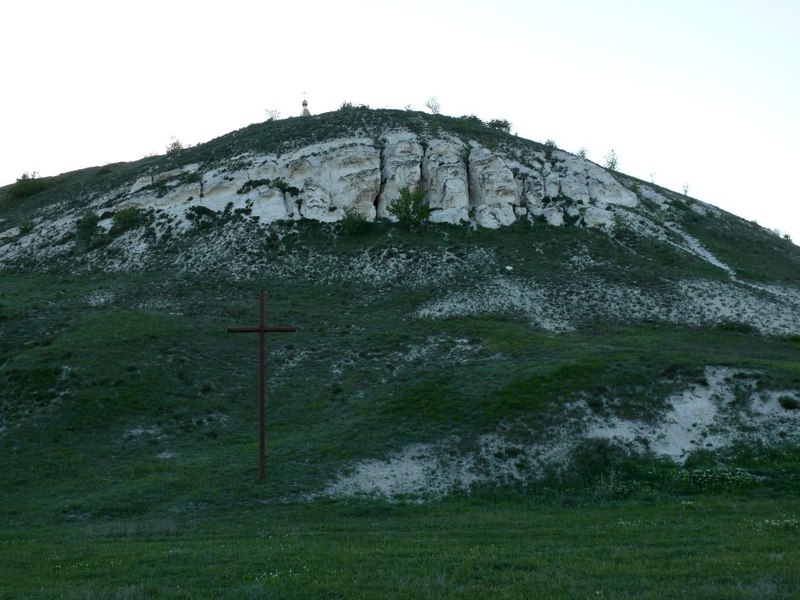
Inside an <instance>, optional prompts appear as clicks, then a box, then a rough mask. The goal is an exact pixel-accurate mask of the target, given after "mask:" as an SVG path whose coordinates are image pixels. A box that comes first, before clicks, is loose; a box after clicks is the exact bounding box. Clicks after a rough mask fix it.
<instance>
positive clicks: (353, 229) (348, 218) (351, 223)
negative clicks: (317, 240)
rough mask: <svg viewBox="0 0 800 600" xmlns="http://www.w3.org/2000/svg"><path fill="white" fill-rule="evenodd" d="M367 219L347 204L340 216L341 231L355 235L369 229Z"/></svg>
mask: <svg viewBox="0 0 800 600" xmlns="http://www.w3.org/2000/svg"><path fill="white" fill-rule="evenodd" d="M369 225H370V223H369V221H367V219H366V217H364V215H362V214H361V213H360V212H359V211H358V210H357V209H356V208H355V207H353V206H348V207H347V208H345V209H344V217H342V232H343V233H344V234H345V235H346V236H348V237H352V236H357V235H361V234H363V233H365V232H366V231H367V230H368V229H369Z"/></svg>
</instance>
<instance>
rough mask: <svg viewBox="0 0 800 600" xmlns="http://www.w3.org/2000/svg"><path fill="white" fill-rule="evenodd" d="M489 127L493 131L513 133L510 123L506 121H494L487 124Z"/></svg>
mask: <svg viewBox="0 0 800 600" xmlns="http://www.w3.org/2000/svg"><path fill="white" fill-rule="evenodd" d="M487 125H488V126H489V127H491V128H492V129H497V130H498V131H503V132H505V133H511V123H509V122H508V121H507V120H506V119H492V120H491V121H489V122H488V123H487Z"/></svg>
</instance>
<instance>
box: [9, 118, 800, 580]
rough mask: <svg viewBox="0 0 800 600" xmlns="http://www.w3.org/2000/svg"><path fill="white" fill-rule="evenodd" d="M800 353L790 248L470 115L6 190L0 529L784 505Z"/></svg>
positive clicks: (791, 467)
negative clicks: (290, 511) (393, 504)
mask: <svg viewBox="0 0 800 600" xmlns="http://www.w3.org/2000/svg"><path fill="white" fill-rule="evenodd" d="M403 188H410V189H411V190H413V189H415V188H417V189H421V190H423V192H424V197H425V204H426V207H427V208H428V209H429V210H430V216H429V219H428V220H427V221H424V222H418V223H412V224H410V225H408V226H405V227H404V226H401V225H402V224H398V223H394V222H393V221H392V213H391V211H389V207H390V206H391V205H392V202H393V201H394V200H395V199H397V198H398V197H399V196H400V195H401V190H402V189H403ZM262 287H263V288H264V289H266V290H267V298H268V309H267V310H268V319H269V320H270V321H271V322H273V324H276V325H292V326H295V327H297V328H298V332H297V333H296V334H293V335H292V336H274V337H269V338H268V346H269V356H268V390H267V393H268V409H267V412H268V418H267V423H268V429H267V431H268V433H267V453H268V458H267V465H268V466H267V482H266V485H265V486H259V485H256V484H255V483H256V482H255V479H256V473H257V435H256V430H257V429H256V427H257V406H256V368H257V362H256V360H257V350H256V345H255V342H254V340H252V339H250V340H248V339H242V337H243V336H232V335H228V334H227V333H226V331H225V330H226V327H229V326H233V325H248V324H255V321H256V318H257V305H256V298H257V290H258V289H259V288H262ZM246 337H247V336H246ZM798 350H800V249H798V248H797V247H796V246H794V245H792V244H791V243H790V242H789V241H787V240H783V239H780V238H779V237H777V236H775V235H774V234H772V233H771V232H769V231H766V230H764V229H763V228H761V227H759V226H758V225H756V224H754V223H751V222H746V221H744V220H742V219H739V218H738V217H736V216H734V215H731V214H728V213H726V212H725V211H722V210H720V209H718V208H716V207H713V206H710V205H708V204H704V203H702V202H700V201H698V200H696V199H693V198H689V197H687V196H684V195H682V194H677V193H675V192H672V191H669V190H666V189H662V188H659V187H657V186H654V185H652V184H650V183H646V182H643V181H639V180H636V179H634V178H632V177H629V176H626V175H624V174H622V173H617V172H613V171H608V170H606V169H604V168H602V167H600V166H598V165H596V164H594V163H591V162H590V161H586V160H584V159H582V158H580V157H576V156H573V155H570V154H568V153H566V152H563V151H561V150H559V149H557V148H554V147H551V146H547V145H542V144H538V143H536V142H531V141H528V140H522V139H519V138H516V137H514V136H512V135H509V134H508V133H506V132H504V131H499V130H496V129H493V128H491V127H488V126H486V125H485V124H483V123H481V122H480V121H479V120H477V119H475V118H474V117H464V118H452V117H444V116H441V115H424V114H421V113H413V112H406V111H372V110H369V109H365V108H360V107H344V108H343V109H342V110H340V111H337V112H334V113H329V114H325V115H320V116H317V117H308V118H297V119H286V120H283V121H274V122H267V123H261V124H256V125H252V126H250V127H247V128H245V129H242V130H240V131H236V132H233V133H231V134H229V135H226V136H223V137H221V138H218V139H216V140H212V141H210V142H208V143H206V144H202V145H199V146H197V147H194V148H189V149H185V150H181V151H178V152H173V153H170V154H168V155H165V156H158V157H149V158H145V159H143V160H141V161H138V162H135V163H125V164H116V165H107V166H104V167H98V168H92V169H86V170H83V171H79V172H75V173H68V174H64V175H61V176H58V177H55V178H51V179H47V180H42V181H39V182H38V183H37V185H36V186H34V187H33V189H32V191H31V190H30V189H25V188H22V189H20V188H18V187H17V188H15V187H14V186H11V187H9V188H6V189H5V190H3V200H1V201H0V448H2V449H3V455H4V457H5V459H4V460H3V461H2V465H0V479H2V481H3V482H5V483H4V493H3V495H2V500H0V514H2V515H3V520H4V521H5V522H6V523H7V524H8V525H9V526H10V527H14V528H22V529H24V528H26V527H34V526H39V525H40V524H42V523H48V524H64V523H66V524H70V523H78V524H81V526H82V527H89V526H91V527H97V526H98V525H97V524H98V523H100V524H102V523H119V522H125V521H128V522H130V521H131V520H138V521H141V520H142V519H150V521H148V522H153V521H152V519H165V520H166V522H170V523H171V522H173V521H172V520H173V519H201V520H204V521H205V520H207V519H214V518H222V517H223V516H224V515H228V514H231V512H234V513H236V511H246V510H248V507H250V506H252V505H254V504H255V505H257V506H262V507H264V506H266V507H269V506H277V505H280V506H284V505H286V504H287V503H288V504H289V505H291V506H297V505H306V504H307V503H310V504H311V505H314V506H316V505H320V506H325V505H326V504H325V503H327V502H328V501H329V500H341V499H353V498H360V499H362V500H363V499H365V498H367V499H369V498H373V499H375V498H377V499H384V500H390V501H397V500H413V501H419V500H433V499H438V498H443V497H447V496H451V495H454V494H455V495H457V496H462V495H465V494H476V495H477V497H483V496H482V495H485V494H491V493H496V492H498V490H499V493H502V494H511V496H512V497H514V498H530V497H537V498H538V497H544V498H556V499H557V501H559V502H560V501H566V499H570V500H569V502H584V501H585V502H591V503H593V502H596V501H599V500H601V501H622V500H625V499H635V500H637V501H649V502H654V501H657V500H659V499H663V498H679V499H683V498H686V497H687V495H688V496H691V495H692V494H702V493H733V494H742V495H744V496H746V497H762V496H763V495H777V496H778V497H782V496H781V495H782V494H789V495H791V494H795V493H796V492H797V491H798V484H800V480H798V469H797V466H798V460H799V459H800V451H798V441H799V440H800V433H798V431H799V430H798V423H800V362H799V361H798V359H797V356H798ZM748 495H749V496H748ZM364 501H366V500H364ZM370 506H371V505H370ZM381 506H383V505H381ZM237 514H238V513H237ZM315 514H316V513H315ZM315 518H316V517H315ZM93 531H95V530H93ZM160 533H164V532H163V531H160ZM786 581H788V580H786ZM786 585H788V584H786ZM787 589H788V588H787Z"/></svg>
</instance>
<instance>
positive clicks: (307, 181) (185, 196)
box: [120, 130, 639, 228]
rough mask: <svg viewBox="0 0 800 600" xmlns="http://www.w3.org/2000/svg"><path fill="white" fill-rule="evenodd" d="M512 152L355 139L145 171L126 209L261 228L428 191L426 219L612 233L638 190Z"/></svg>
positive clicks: (559, 156) (412, 139)
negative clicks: (202, 211) (233, 219)
mask: <svg viewBox="0 0 800 600" xmlns="http://www.w3.org/2000/svg"><path fill="white" fill-rule="evenodd" d="M527 152H528V154H527V155H526V156H525V157H521V156H520V155H519V154H518V153H514V155H513V156H511V155H509V154H508V153H506V152H504V151H503V150H502V149H490V148H487V147H485V146H482V145H481V144H479V143H477V142H475V141H471V142H469V143H465V142H464V141H462V140H461V139H459V138H457V137H455V136H452V135H441V136H439V137H436V138H433V139H425V138H423V137H421V136H419V135H418V134H416V133H413V132H411V131H407V130H396V131H391V132H387V133H385V134H383V135H382V136H381V137H380V138H377V139H376V138H371V137H370V138H368V137H363V136H362V137H349V138H341V139H337V140H332V141H328V142H323V143H317V144H311V145H309V146H305V147H303V148H299V149H297V150H294V151H292V152H288V153H285V154H283V155H255V154H246V155H242V156H237V157H234V158H232V159H231V160H230V161H228V162H227V163H226V164H224V165H222V166H218V167H216V168H214V169H209V170H203V169H201V167H200V165H197V164H195V165H187V166H184V167H182V168H180V169H172V170H169V171H165V172H162V173H150V172H148V173H145V174H143V175H142V176H141V177H139V178H138V179H137V180H136V181H134V182H133V184H132V185H131V187H130V189H129V190H128V192H127V195H126V197H125V198H124V199H123V200H122V201H121V202H120V205H129V204H135V205H138V206H142V207H145V208H155V209H157V210H162V211H165V212H168V213H173V214H175V215H182V214H183V213H185V211H186V209H188V208H189V207H191V206H202V207H205V208H208V209H210V210H213V211H220V212H222V211H225V210H234V211H235V210H242V211H244V212H245V213H246V214H248V215H251V216H253V217H258V218H259V220H260V221H261V222H262V223H267V222H272V221H283V220H297V219H313V220H317V221H324V222H333V221H338V220H340V219H342V218H343V217H344V215H345V211H347V210H352V211H355V212H356V213H357V214H359V215H361V216H362V217H363V218H364V219H366V220H368V221H372V220H375V219H391V218H392V217H391V215H390V214H389V212H388V207H389V206H390V204H391V203H392V202H393V201H394V200H395V199H397V198H398V197H399V196H400V190H401V189H403V188H409V189H410V190H412V191H413V190H415V189H417V188H420V187H422V189H423V190H424V191H425V198H426V201H427V202H428V205H429V206H430V208H431V213H430V217H429V218H430V220H431V221H433V222H439V223H465V222H472V223H474V224H476V225H478V226H481V227H490V228H497V227H503V226H507V225H510V224H512V223H514V222H515V221H517V220H518V219H541V220H543V221H545V222H547V223H549V224H550V225H554V226H560V225H564V224H565V223H577V224H579V225H583V226H586V227H601V228H609V227H613V223H614V215H613V212H614V210H616V207H625V208H631V207H635V206H636V205H637V204H638V202H639V201H638V199H637V196H636V194H634V193H633V192H632V191H631V190H629V189H627V188H626V187H625V186H623V185H622V184H621V183H619V182H618V181H617V179H616V178H615V177H614V176H613V175H612V174H611V173H609V172H608V171H606V170H605V169H603V168H601V167H599V166H598V165H596V164H594V163H592V162H590V161H587V160H584V159H581V158H579V157H577V156H573V155H571V154H568V153H566V152H562V151H560V150H552V151H547V152H544V151H537V150H535V149H530V148H529V149H527Z"/></svg>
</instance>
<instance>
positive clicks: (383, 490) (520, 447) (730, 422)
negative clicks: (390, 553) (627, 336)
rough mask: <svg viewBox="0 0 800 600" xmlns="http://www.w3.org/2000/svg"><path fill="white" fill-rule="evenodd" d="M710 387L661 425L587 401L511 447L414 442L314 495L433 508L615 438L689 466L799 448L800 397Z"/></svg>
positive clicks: (718, 380) (695, 388)
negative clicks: (701, 454) (600, 411)
mask: <svg viewBox="0 0 800 600" xmlns="http://www.w3.org/2000/svg"><path fill="white" fill-rule="evenodd" d="M705 380H706V381H705V382H704V383H697V384H693V385H691V386H689V387H688V388H687V389H685V390H682V391H680V392H678V393H676V394H674V395H673V396H671V397H670V398H669V399H668V406H669V408H668V409H667V410H665V412H664V413H663V414H662V415H660V416H659V417H658V418H656V419H655V420H653V421H652V422H648V423H643V422H639V421H630V420H625V419H621V418H618V417H609V418H601V417H599V416H597V415H596V414H595V413H593V412H592V411H591V409H590V408H589V407H588V405H586V404H584V403H583V402H580V403H577V404H576V405H575V406H574V407H573V408H577V409H579V410H576V411H570V412H571V413H573V415H572V416H569V417H566V418H565V423H564V424H563V426H562V427H560V428H558V429H554V430H551V431H550V432H549V433H547V434H545V435H544V436H535V435H533V434H531V436H530V439H528V440H527V441H520V440H519V435H515V436H514V437H513V439H512V437H511V436H510V435H508V434H507V432H506V430H507V429H508V428H507V427H503V426H501V427H500V428H499V429H498V431H497V432H493V433H488V434H484V435H481V436H479V437H478V438H477V439H476V440H474V443H473V444H469V445H467V446H466V447H468V448H470V449H468V450H462V448H464V447H465V444H464V443H463V442H464V440H460V439H458V438H456V437H450V438H447V439H444V440H441V441H439V442H435V443H428V444H413V445H409V446H406V447H404V448H401V449H399V450H397V451H394V452H391V453H389V454H388V455H387V456H385V457H382V458H372V459H365V460H363V461H359V462H357V463H355V464H353V465H350V466H348V467H345V468H343V469H342V471H341V472H340V474H339V476H338V477H337V479H336V480H335V481H332V482H331V483H330V484H329V485H328V486H327V487H325V488H324V489H323V490H321V491H320V492H319V493H318V494H316V495H315V497H333V498H343V497H354V496H373V497H383V498H387V499H389V500H409V499H411V500H413V499H416V500H425V499H431V498H437V497H441V496H444V495H447V494H450V493H454V492H463V491H469V490H470V489H471V488H473V487H474V486H476V485H479V484H487V483H490V484H491V483H498V484H500V483H506V484H507V483H517V484H522V485H525V484H526V483H530V482H533V481H536V480H538V479H541V478H542V477H544V475H545V474H546V473H557V472H559V471H560V470H562V469H563V468H564V467H566V466H567V465H568V464H569V463H570V461H571V460H572V455H573V451H574V450H575V449H576V448H577V447H578V446H579V445H580V444H581V443H582V442H584V441H586V440H591V439H606V440H610V441H611V442H612V443H616V444H619V445H620V446H623V447H625V448H626V449H628V450H630V451H634V452H640V453H651V454H653V455H655V456H661V457H666V458H668V459H670V460H672V461H674V462H676V463H683V462H684V461H685V460H686V458H687V457H688V456H689V455H690V454H691V453H692V452H693V451H696V450H701V449H705V450H723V449H725V448H728V447H729V446H731V445H733V444H735V443H738V442H751V443H754V442H758V443H762V444H766V445H770V444H775V443H778V442H779V441H782V442H789V443H794V442H797V441H798V440H800V431H798V425H800V409H794V408H786V407H787V406H789V407H794V406H797V404H795V403H800V392H797V391H785V390H784V391H758V390H757V389H756V388H757V385H756V382H757V380H756V379H755V377H754V374H753V373H748V372H744V371H738V370H734V369H730V368H724V367H709V368H707V369H706V371H705Z"/></svg>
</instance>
